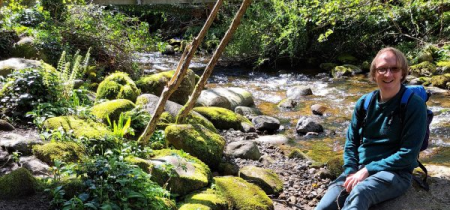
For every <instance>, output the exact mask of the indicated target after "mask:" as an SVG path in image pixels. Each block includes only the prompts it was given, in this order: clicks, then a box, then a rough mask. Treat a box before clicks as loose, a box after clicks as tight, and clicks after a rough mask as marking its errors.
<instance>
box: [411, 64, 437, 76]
mask: <svg viewBox="0 0 450 210" xmlns="http://www.w3.org/2000/svg"><path fill="white" fill-rule="evenodd" d="M410 70H411V74H412V75H413V76H416V77H421V76H431V75H433V74H435V72H436V65H434V64H433V63H431V62H429V61H424V62H422V63H419V64H417V65H413V66H411V67H410Z"/></svg>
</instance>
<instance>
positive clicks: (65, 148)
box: [33, 142, 85, 165]
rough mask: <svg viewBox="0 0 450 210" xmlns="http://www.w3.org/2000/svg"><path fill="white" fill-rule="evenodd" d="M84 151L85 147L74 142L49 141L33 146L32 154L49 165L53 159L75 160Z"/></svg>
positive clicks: (82, 154) (79, 157) (77, 159)
mask: <svg viewBox="0 0 450 210" xmlns="http://www.w3.org/2000/svg"><path fill="white" fill-rule="evenodd" d="M84 153H85V149H84V148H83V147H82V146H81V145H79V144H77V143H75V142H49V143H46V144H44V145H35V146H34V147H33V154H34V155H35V156H36V157H37V158H38V159H40V160H42V161H44V162H45V163H47V164H49V165H53V163H54V161H55V160H60V161H63V162H77V161H79V160H81V158H82V157H83V156H84Z"/></svg>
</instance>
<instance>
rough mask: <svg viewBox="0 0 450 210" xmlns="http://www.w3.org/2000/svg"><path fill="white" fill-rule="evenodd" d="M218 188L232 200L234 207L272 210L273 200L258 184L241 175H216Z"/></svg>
mask: <svg viewBox="0 0 450 210" xmlns="http://www.w3.org/2000/svg"><path fill="white" fill-rule="evenodd" d="M214 183H215V185H216V189H217V190H218V191H219V192H221V193H222V194H223V195H225V197H226V198H227V199H228V200H230V201H231V203H232V205H233V209H240V210H272V209H274V206H273V202H272V200H270V198H269V197H268V196H267V194H266V193H264V191H263V190H262V189H261V188H259V187H258V186H256V185H254V184H251V183H249V182H247V181H245V180H244V179H242V178H240V177H231V176H225V177H215V178H214Z"/></svg>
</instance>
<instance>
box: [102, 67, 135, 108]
mask: <svg viewBox="0 0 450 210" xmlns="http://www.w3.org/2000/svg"><path fill="white" fill-rule="evenodd" d="M140 94H141V90H139V89H138V88H137V87H136V84H135V83H134V81H133V80H132V79H131V78H130V77H129V76H128V74H127V73H124V72H116V73H113V74H111V75H109V76H107V77H106V78H105V79H104V80H103V81H102V82H101V83H100V84H99V85H98V88H97V98H96V100H97V101H98V100H100V99H109V100H113V99H128V100H130V101H133V102H134V101H136V98H137V97H138V96H139V95H140Z"/></svg>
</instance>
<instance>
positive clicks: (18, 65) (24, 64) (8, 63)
mask: <svg viewBox="0 0 450 210" xmlns="http://www.w3.org/2000/svg"><path fill="white" fill-rule="evenodd" d="M38 67H43V68H45V69H51V70H53V71H56V70H55V68H54V67H52V66H51V65H50V64H47V63H44V62H42V61H36V60H29V59H24V58H10V59H8V60H3V61H0V76H3V77H6V76H7V75H9V74H10V73H11V72H13V71H15V70H21V69H26V68H38Z"/></svg>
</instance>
